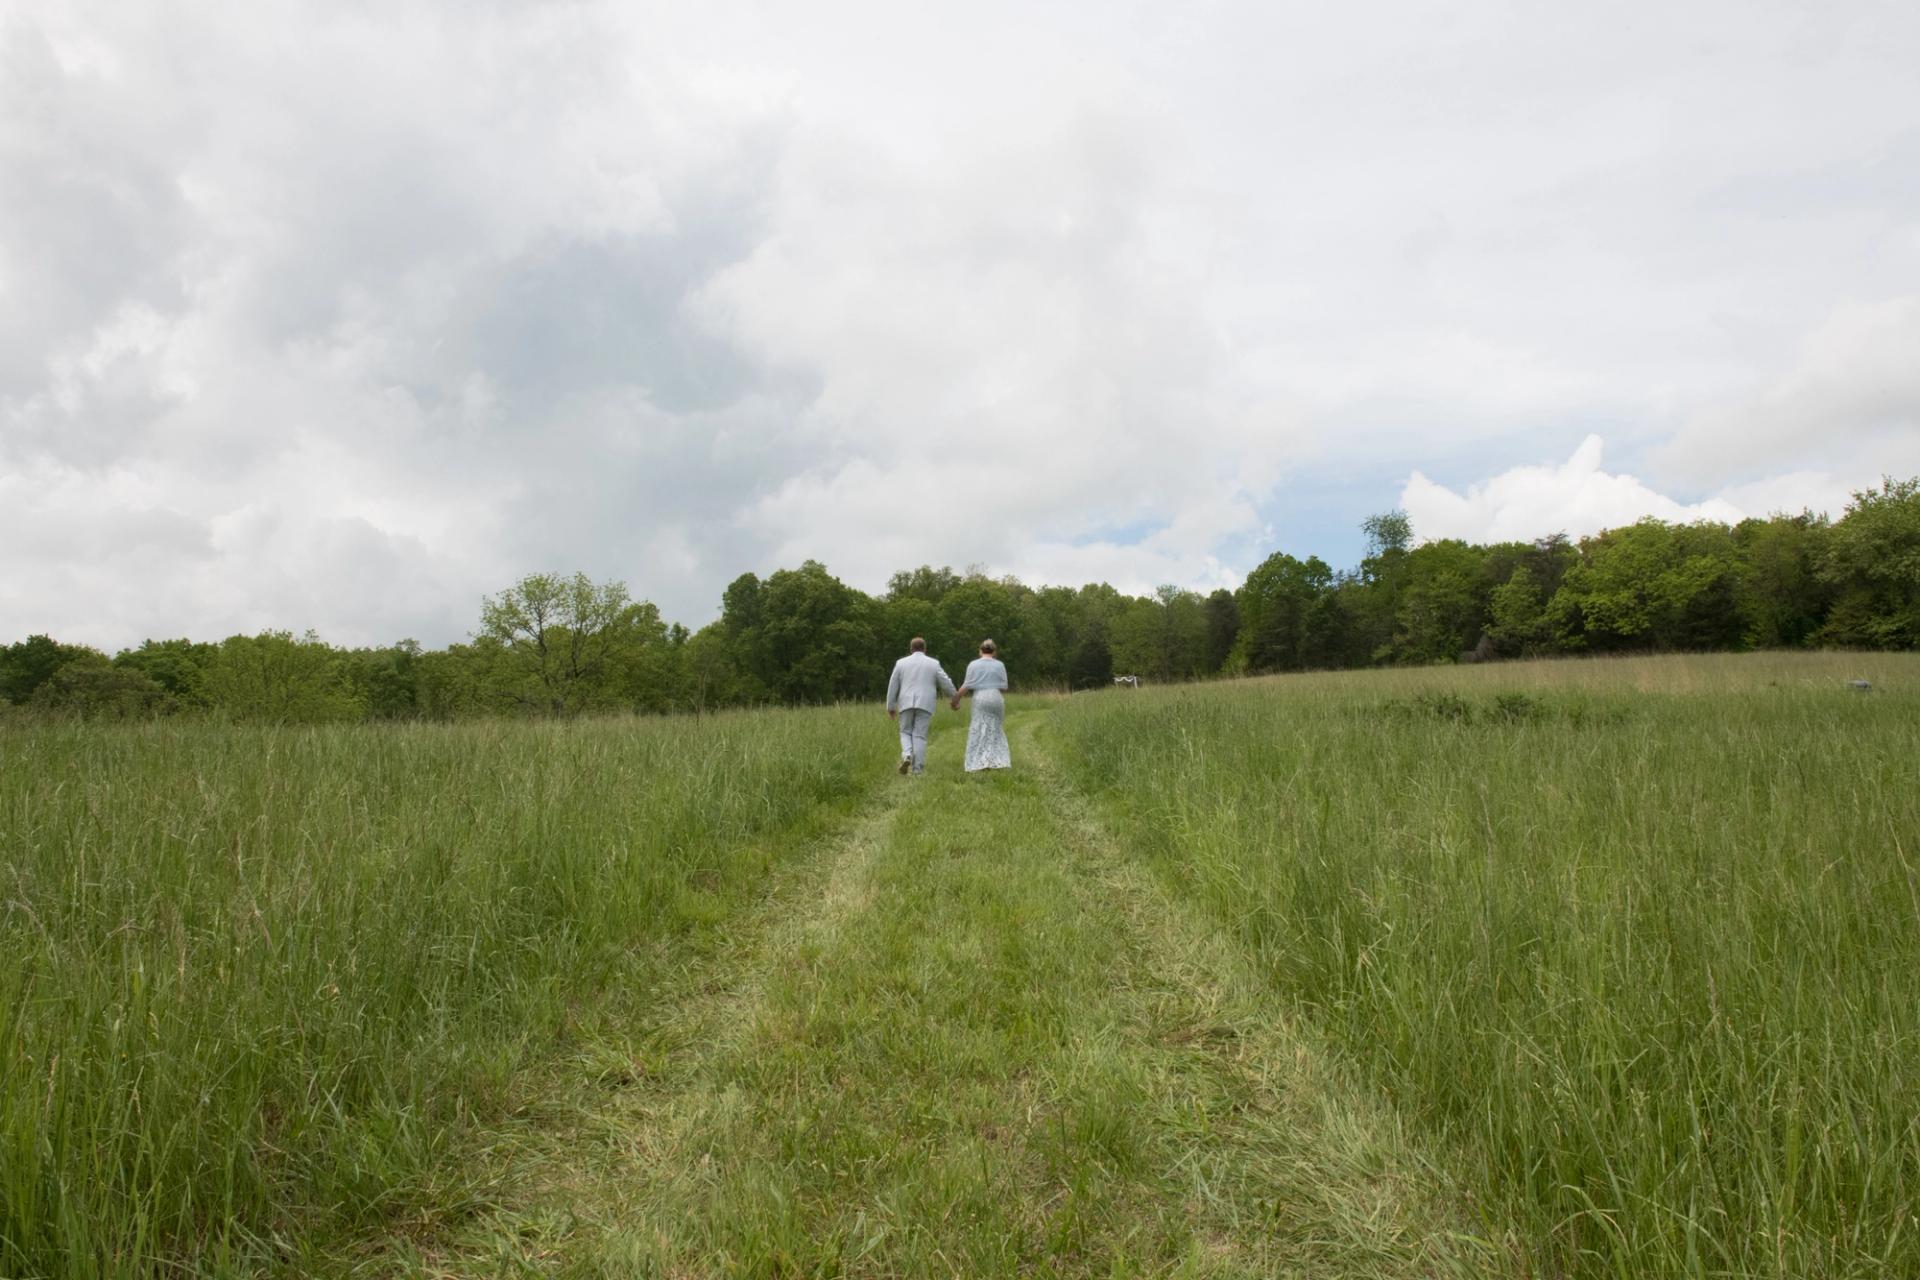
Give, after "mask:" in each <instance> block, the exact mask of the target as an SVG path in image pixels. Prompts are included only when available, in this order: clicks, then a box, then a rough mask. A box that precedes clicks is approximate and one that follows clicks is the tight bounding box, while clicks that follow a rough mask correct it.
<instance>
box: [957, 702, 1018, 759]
mask: <svg viewBox="0 0 1920 1280" xmlns="http://www.w3.org/2000/svg"><path fill="white" fill-rule="evenodd" d="M1012 767H1013V751H1012V749H1011V748H1010V747H1008V745H1007V700H1006V698H1005V696H1004V695H1002V694H1001V692H1000V691H999V690H998V689H976V690H975V691H974V694H973V712H972V715H971V716H970V717H969V718H968V720H967V772H968V773H978V772H979V771H980V770H982V769H1011V768H1012Z"/></svg>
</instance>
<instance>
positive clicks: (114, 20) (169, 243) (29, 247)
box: [0, 0, 1920, 649]
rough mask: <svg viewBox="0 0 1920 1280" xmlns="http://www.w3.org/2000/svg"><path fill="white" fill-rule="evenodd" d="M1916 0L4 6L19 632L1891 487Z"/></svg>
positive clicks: (2, 256) (1146, 582)
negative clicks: (527, 586)
mask: <svg viewBox="0 0 1920 1280" xmlns="http://www.w3.org/2000/svg"><path fill="white" fill-rule="evenodd" d="M1916 67H1920V5H1916V4H1914V3H1912V2H1911V0H1897V2H1887V3H1878V2H1876V0H1839V2H1838V3H1834V2H1832V0H1829V2H1827V3H1804V4H1802V3H1796V4H1781V3H1771V2H1769V0H1737V2H1734V0H1728V2H1724V3H1722V2H1719V0H1689V2H1688V3H1685V4H1674V3H1671V0H1658V2H1657V3H1656V2H1649V3H1641V2H1640V0H1623V2H1620V3H1613V4H1606V5H1594V4H1587V5H1572V4H1541V3H1538V0H1514V2H1512V3H1461V2H1460V0H1450V2H1448V3H1386V4H1369V5H1329V4H1325V3H1317V2H1316V3H1311V4H1277V3H1247V4H1235V3H1205V2H1192V3H1186V4H1180V5H1169V4H1161V3H1156V4H1130V3H1115V2H1114V0H1103V2H1102V3H1097V4H1096V3H1091V2H1089V3H1082V4H1055V5H1036V4H1033V3H1022V4H1009V5H1001V4H995V3H980V2H975V3H971V4H967V5H953V6H947V7H945V8H944V9H938V8H936V7H934V6H925V5H902V4H898V3H891V4H841V3H819V2H815V3H807V4H777V3H770V2H762V3H745V4H735V3H728V2H726V0H703V3H701V4H698V5H688V4H679V5H667V6H659V7H658V8H654V7H651V6H647V5H641V4H634V3H609V4H598V3H552V2H547V3H537V4H534V3H528V4H514V3H506V2H504V0H495V2H493V3H477V2H476V0H465V2H464V3H454V2H453V0H446V2H444V3H421V4H409V3H395V2H394V0H381V2H380V3H346V2H342V0H332V2H329V3H315V4H296V3H280V2H277V0H246V2H245V3H240V2H238V0H234V2H233V3H228V4H223V5H212V4H208V5H194V4H165V3H154V4H126V3H120V2H111V3H90V2H87V0H49V2H46V3H41V2H39V0H5V3H4V4H0V642H5V641H8V640H12V639H17V638H19V637H21V636H24V635H25V634H27V633H28V632H30V631H49V632H51V633H52V634H54V635H55V636H57V637H60V638H62V639H67V640H74V641H85V642H89V643H93V644H96V645H100V646H103V647H106V648H109V649H112V648H116V647H119V646H123V645H127V644H132V643H136V642H138V641H139V640H140V639H141V638H142V637H145V636H172V635H182V634H187V635H193V636H195V637H198V638H218V637H220V636H223V635H226V634H229V633H232V632H235V631H257V630H260V629H262V628H267V627H285V628H291V629H294V630H304V629H306V628H309V627H311V628H314V629H317V630H318V631H319V632H320V633H321V634H322V635H324V636H326V637H327V638H329V639H332V640H335V641H337V642H342V643H374V642H389V641H392V640H395V639H398V638H400V637H403V636H412V637H416V638H418V639H420V640H422V641H423V642H426V643H429V644H435V645H438V644H444V643H447V642H448V641H451V640H457V639H460V638H462V637H463V636H464V635H465V634H466V633H467V632H469V631H470V630H471V629H472V628H473V627H474V626H475V625H476V619H477V616H478V611H479V601H480V597H481V595H482V594H483V593H487V592H492V591H497V590H499V589H500V588H502V587H504V586H507V585H509V584H511V583H512V582H513V581H515V580H516V579H517V578H519V577H520V576H522V575H524V574H526V573H528V572H532V571H535V570H542V569H554V570H564V571H571V570H574V569H583V570H585V571H586V572H587V573H589V574H591V575H592V576H594V577H595V578H597V579H606V578H619V579H622V580H624V581H626V582H627V583H629V584H630V586H631V587H632V589H633V591H634V592H635V594H636V595H640V596H643V597H647V598H651V599H653V600H654V601H656V602H657V603H659V604H660V605H661V607H662V609H663V610H664V611H665V612H666V613H667V615H668V616H669V617H671V618H677V619H681V620H684V621H686V622H688V623H690V624H694V625H698V624H700V623H702V622H705V621H706V620H708V619H710V618H711V617H712V616H714V614H715V613H716V612H717V609H718V602H719V594H720V590H721V588H722V587H723V586H724V585H725V583H726V582H727V581H729V580H730V579H731V578H733V577H734V576H736V575H737V574H739V573H741V572H744V571H747V570H754V571H757V572H762V573H764V572H767V571H769V570H772V569H774V568H777V567H780V566H783V565H786V566H791V565H796V564H798V563H799V562H800V561H801V560H802V559H805V558H808V557H813V558H816V559H819V560H823V561H825V562H826V564H827V565H828V566H829V567H830V568H831V569H833V570H834V571H835V572H836V573H838V574H839V575H841V576H842V577H843V578H845V579H847V580H848V581H850V582H852V583H853V584H855V585H857V586H860V587H862V588H865V589H868V590H876V589H879V588H882V587H884V584H885V580H886V577H887V575H888V574H889V573H890V572H892V571H894V570H896V569H901V568H908V567H911V566H914V565H917V564H920V563H923V562H930V563H933V564H951V565H954V566H956V567H964V566H967V565H979V566H981V567H983V568H986V569H987V570H989V571H991V572H994V573H1002V572H1011V573H1015V574H1018V575H1020V576H1021V577H1023V578H1025V579H1027V580H1028V581H1042V582H1066V583H1072V584H1078V583H1081V582H1084V581H1089V580H1098V579H1104V580H1107V581H1111V582H1113V583H1114V584H1115V585H1116V586H1120V587H1122V588H1124V589H1128V590H1144V589H1146V588H1148V587H1151V586H1152V585H1154V584H1156V583H1160V582H1175V583H1179V584H1181V585H1184V586H1191V587H1194V588H1198V589H1203V590H1204V589H1210V588H1212V587H1215V586H1219V585H1227V586H1231V585H1234V584H1235V583H1237V582H1238V581H1239V580H1240V578H1241V577H1242V576H1243V575H1244V573H1245V572H1246V571H1247V570H1248V569H1249V568H1251V567H1252V566H1253V565H1254V564H1257V563H1258V562H1259V560H1260V559H1261V558H1263V557H1264V556H1265V555H1266V554H1267V553H1268V552H1270V551H1272V550H1274V549H1276V548H1279V549H1284V550H1288V551H1291V552H1294V553H1295V554H1299V555H1303V556H1304V555H1308V554H1318V555H1320V556H1321V557H1323V558H1325V559H1327V560H1329V561H1330V562H1332V563H1333V564H1335V565H1336V566H1345V565H1351V564H1353V563H1354V562H1355V561H1356V559H1357V557H1358V555H1359V548H1360V538H1359V534H1358V531H1357V525H1358V523H1359V521H1360V520H1361V519H1362V518H1363V517H1365V516H1366V515H1368V514H1369V513H1371V512H1376V511H1380V510H1384V509H1387V508H1391V507H1394V506H1402V507H1404V508H1406V509H1407V511H1408V512H1409V513H1410V514H1411V516H1412V519H1413V523H1414V528H1415V532H1416V534H1417V535H1420V536H1423V537H1443V536H1459V537H1467V538H1473V539H1488V538H1511V537H1535V536H1539V535H1542V534H1546V533H1550V532H1554V531H1556V530H1564V531H1566V532H1568V533H1572V534H1576V535H1577V534H1581V533H1587V532H1592V531H1594V530H1597V529H1599V528H1602V527H1606V526H1610V525H1617V524H1621V523H1625V522H1628V521H1631V520H1633V519H1635V518H1637V517H1638V516H1640V515H1643V514H1655V515H1660V516H1663V517H1665V518H1668V519H1690V518H1696V517H1700V516H1707V517H1712V518H1717V519H1733V518H1737V517H1738V516H1740V515H1743V514H1766V513H1767V512H1769V511H1773V510H1779V509H1788V510H1798V509H1800V508H1802V507H1812V508H1814V509H1816V510H1827V511H1830V512H1832V513H1833V514H1834V515H1836V516H1838V515H1839V514H1840V511H1841V509H1842V507H1843V506H1844V504H1845V502H1846V498H1847V494H1848V492H1849V491H1850V490H1852V489H1856V488H1860V487H1863V486H1865V485H1868V484H1871V483H1874V482H1875V481H1877V479H1878V478H1879V477H1880V476H1881V475H1882V474H1884V473H1891V474H1893V475H1895V476H1909V475H1914V474H1920V73H1916V71H1915V68H1916Z"/></svg>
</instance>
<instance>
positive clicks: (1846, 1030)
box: [1055, 655, 1920, 1277]
mask: <svg viewBox="0 0 1920 1280" xmlns="http://www.w3.org/2000/svg"><path fill="white" fill-rule="evenodd" d="M1855 676H1860V677H1866V678H1869V679H1870V680H1871V681H1872V682H1873V683H1874V684H1876V685H1877V686H1878V690H1877V691H1875V692H1873V693H1869V694H1865V695H1861V694H1855V693H1852V692H1850V691H1849V690H1848V689H1847V688H1845V687H1844V682H1845V680H1846V679H1847V678H1849V677H1855ZM1055 727H1056V728H1057V730H1058V732H1059V734H1060V737H1061V738H1062V740H1063V744H1064V754H1066V755H1067V757H1068V758H1069V759H1070V761H1071V769H1072V772H1073V774H1074V776H1075V778H1076V779H1077V780H1079V781H1080V782H1081V783H1082V784H1083V785H1085V786H1086V787H1088V788H1090V789H1092V790H1093V791H1095V792H1096V793H1098V794H1100V795H1102V796H1105V797H1108V798H1109V800H1110V802H1111V803H1112V804H1113V805H1114V806H1115V807H1116V808H1118V809H1119V810H1120V811H1121V812H1123V813H1124V814H1125V815H1126V819H1127V826H1128V829H1129V830H1130V831H1132V832H1134V833H1135V836H1136V847H1138V848H1139V849H1140V850H1141V851H1143V852H1144V853H1146V854H1147V856H1149V857H1150V858H1151V860H1152V861H1153V862H1154V864H1155V865H1156V866H1158V867H1159V868H1160V870H1161V871H1162V873H1163V875H1164V876H1165V878H1166V879H1167V881H1168V883H1170V884H1172V885H1174V886H1176V888H1177V892H1178V893H1179V894H1180V895H1182V896H1183V897H1186V898H1189V899H1191V900H1193V901H1196V902H1200V903H1203V904H1205V905H1206V907H1207V909H1208V910H1209V911H1210V912H1211V914H1212V916H1213V917H1214V918H1215V919H1216V920H1218V921H1219V922H1221V924H1223V925H1224V926H1226V927H1228V928H1230V929H1231V930H1232V931H1233V933H1234V935H1235V936H1236V937H1237V938H1238V939H1239V940H1240V942H1241V943H1242V945H1243V946H1245V947H1246V948H1247V949H1248V950H1249V951H1250V953H1251V954H1253V955H1254V956H1256V957H1257V958H1258V964H1259V966H1260V968H1261V970H1262V972H1263V973H1265V974H1267V975H1268V976H1269V978H1270V980H1271V981H1272V982H1273V983H1274V984H1275V986H1276V987H1278V988H1279V989H1281V990H1283V991H1285V992H1287V993H1288V995H1289V996H1290V997H1291V998H1292V999H1293V1000H1295V1001H1296V1002H1297V1003H1298V1005H1299V1007H1300V1008H1301V1009H1302V1010H1303V1011H1304V1013H1305V1016H1306V1017H1307V1018H1308V1020H1309V1021H1310V1022H1311V1023H1312V1025H1314V1026H1315V1027H1316V1028H1318V1029H1319V1030H1320V1031H1321V1032H1322V1033H1323V1034H1325V1035H1327V1036H1328V1037H1329V1038H1330V1039H1331V1040H1332V1041H1333V1043H1334V1044H1335V1045H1336V1046H1337V1047H1338V1048H1339V1049H1340V1050H1342V1051H1344V1053H1345V1054H1346V1055H1347V1056H1348V1057H1349V1058H1350V1059H1351V1060H1352V1061H1354V1062H1357V1063H1360V1064H1362V1065H1363V1066H1364V1068H1365V1069H1366V1071H1367V1072H1368V1074H1369V1076H1370V1078H1372V1079H1373V1080H1374V1081H1375V1082H1376V1083H1377V1084H1378V1086H1379V1087H1380V1088H1382V1089H1384V1090H1385V1091H1386V1095H1387V1096H1388V1098H1390V1099H1391V1100H1392V1102H1393V1104H1394V1105H1395V1106H1396V1108H1397V1109H1398V1110H1399V1111H1400V1112H1401V1114H1402V1115H1403V1116H1404V1117H1406V1118H1407V1119H1409V1120H1410V1121H1412V1122H1414V1124H1415V1125H1416V1128H1417V1129H1418V1130H1419V1131H1421V1132H1423V1133H1424V1134H1426V1135H1427V1136H1428V1137H1429V1138H1430V1139H1431V1140H1432V1144H1431V1148H1430V1149H1431V1150H1432V1151H1433V1152H1434V1153H1436V1154H1437V1155H1438V1156H1439V1157H1440V1158H1443V1159H1447V1160H1449V1161H1451V1162H1454V1165H1453V1167H1454V1169H1455V1171H1456V1173H1457V1174H1459V1175H1460V1176H1461V1177H1462V1178H1463V1179H1464V1180H1465V1182H1466V1184H1467V1185H1468V1186H1469V1187H1471V1188H1474V1189H1475V1190H1476V1192H1477V1193H1478V1195H1479V1196H1481V1197H1482V1200H1481V1204H1482V1211H1483V1213H1484V1221H1485V1224H1486V1229H1487V1230H1488V1231H1489V1232H1494V1233H1499V1232H1510V1233H1511V1238H1512V1239H1513V1240H1514V1241H1515V1242H1516V1246H1517V1249H1518V1252H1519V1253H1520V1255H1521V1256H1522V1257H1523V1258H1524V1259H1525V1260H1526V1262H1527V1263H1528V1265H1529V1266H1530V1267H1531V1268H1536V1269H1538V1270H1540V1271H1542V1272H1544V1273H1546V1274H1556V1273H1560V1272H1562V1271H1564V1272H1567V1273H1571V1274H1579V1275H1595V1276H1598V1275H1621V1276H1646V1275H1742V1276H1746V1275H1767V1276H1782V1277H1787V1276H1794V1277H1808V1276H1843V1275H1846V1276H1861V1277H1867V1276H1889V1275H1920V1232H1916V1230H1915V1227H1916V1225H1920V1224H1916V1222H1915V1216H1914V1215H1915V1212H1916V1205H1915V1196H1916V1195H1920V1130H1917V1129H1916V1123H1917V1120H1920V1107H1916V1101H1917V1100H1920V1001H1916V1000H1915V998H1914V982H1915V975H1916V974H1920V883H1917V882H1916V876H1915V866H1914V863H1915V859H1916V858H1920V660H1916V659H1915V658H1913V657H1911V656H1899V657H1883V658H1864V657H1859V656H1848V655H1818V656H1777V657H1776V656H1767V655H1755V656H1738V657H1724V658H1697V659H1679V658H1669V659H1657V660H1639V661H1607V662H1578V663H1553V664H1537V665H1533V666H1525V667H1492V668H1478V669H1460V670H1446V671H1419V672H1400V673H1377V674H1371V675H1342V676H1326V677H1313V678H1297V679H1280V680H1274V681H1270V682H1267V683H1266V684H1265V685H1264V686H1222V687H1215V688H1208V689H1201V690H1194V691H1190V692H1189V691H1175V692H1169V693H1165V694H1162V695H1160V696H1158V697H1154V698H1151V699H1148V698H1142V699H1141V700H1139V701H1137V702H1134V703H1131V704H1123V703H1121V702H1119V701H1117V700H1110V699H1088V700H1076V701H1075V702H1074V703H1073V704H1072V706H1071V707H1069V708H1067V709H1065V710H1063V711H1062V712H1061V713H1060V714H1059V715H1058V716H1057V717H1056V721H1055Z"/></svg>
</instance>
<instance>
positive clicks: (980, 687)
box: [953, 640, 1013, 773]
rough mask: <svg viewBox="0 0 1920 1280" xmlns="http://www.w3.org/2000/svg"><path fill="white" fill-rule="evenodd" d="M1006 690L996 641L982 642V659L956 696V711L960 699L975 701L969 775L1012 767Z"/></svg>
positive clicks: (969, 667) (970, 669)
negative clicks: (983, 770) (970, 698)
mask: <svg viewBox="0 0 1920 1280" xmlns="http://www.w3.org/2000/svg"><path fill="white" fill-rule="evenodd" d="M1006 689H1007V668H1006V665H1005V664H1004V663H1002V662H1001V661H1000V659H998V658H996V657H995V656H994V649H993V641H991V640H982V641H981V642H980V656H979V657H977V658H975V659H974V660H973V661H972V662H969V663H968V664H967V678H966V680H965V681H963V682H962V683H961V685H960V687H959V688H958V689H956V690H955V691H954V694H953V709H954V710H955V711H958V710H959V709H960V699H962V698H965V697H969V696H970V697H972V699H973V714H972V715H971V716H970V717H969V718H968V720H967V772H968V773H973V772H976V771H977V770H980V769H1011V768H1012V767H1013V753H1012V752H1011V751H1009V750H1008V749H1007V699H1006Z"/></svg>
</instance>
